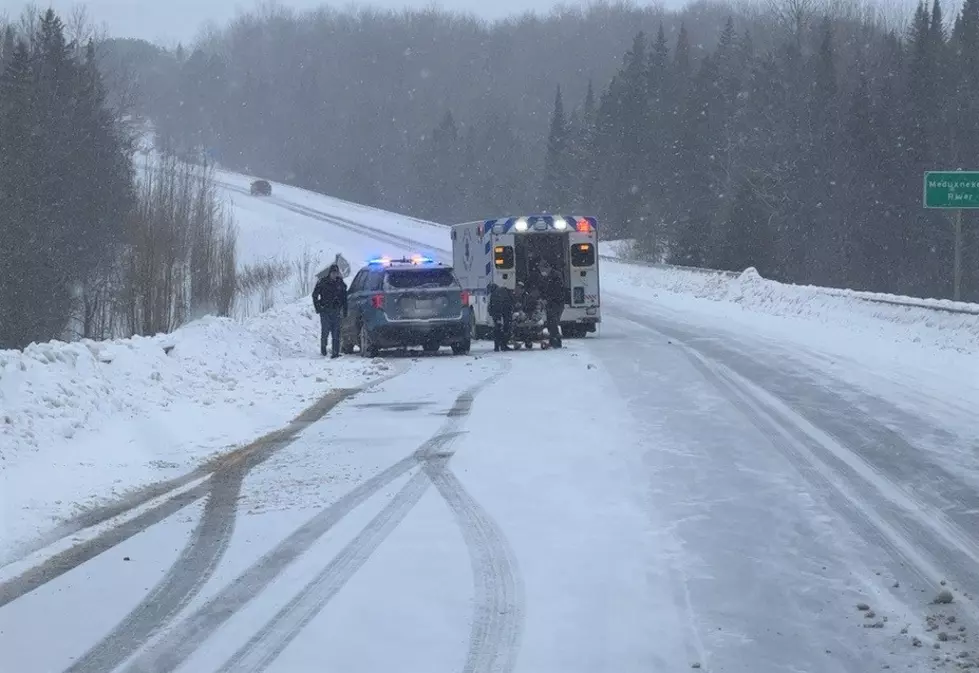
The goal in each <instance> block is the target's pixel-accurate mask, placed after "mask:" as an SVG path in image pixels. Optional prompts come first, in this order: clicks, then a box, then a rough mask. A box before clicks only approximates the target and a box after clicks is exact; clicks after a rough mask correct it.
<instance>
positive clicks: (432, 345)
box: [422, 341, 442, 353]
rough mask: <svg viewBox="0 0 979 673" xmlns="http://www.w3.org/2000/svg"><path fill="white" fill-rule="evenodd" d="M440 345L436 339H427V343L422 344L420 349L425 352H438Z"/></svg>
mask: <svg viewBox="0 0 979 673" xmlns="http://www.w3.org/2000/svg"><path fill="white" fill-rule="evenodd" d="M441 347H442V344H440V343H439V342H438V341H429V342H428V343H427V344H423V345H422V350H423V351H425V352H426V353H438V351H439V348H441Z"/></svg>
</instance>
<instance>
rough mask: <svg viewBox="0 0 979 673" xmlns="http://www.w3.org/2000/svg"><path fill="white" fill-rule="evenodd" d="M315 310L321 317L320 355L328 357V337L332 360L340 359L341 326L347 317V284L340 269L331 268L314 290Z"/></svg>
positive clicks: (337, 267)
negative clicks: (331, 349)
mask: <svg viewBox="0 0 979 673" xmlns="http://www.w3.org/2000/svg"><path fill="white" fill-rule="evenodd" d="M313 308H315V309H316V312H317V313H319V315H320V355H326V342H327V337H329V339H330V341H331V345H332V346H333V353H332V354H331V355H330V357H331V358H338V357H340V325H341V323H342V322H343V319H344V318H346V317H347V284H346V283H344V282H343V277H342V276H341V275H340V267H339V266H337V265H336V264H333V265H331V266H330V270H329V271H327V273H326V275H325V276H323V277H322V278H320V279H319V280H318V281H316V287H314V288H313Z"/></svg>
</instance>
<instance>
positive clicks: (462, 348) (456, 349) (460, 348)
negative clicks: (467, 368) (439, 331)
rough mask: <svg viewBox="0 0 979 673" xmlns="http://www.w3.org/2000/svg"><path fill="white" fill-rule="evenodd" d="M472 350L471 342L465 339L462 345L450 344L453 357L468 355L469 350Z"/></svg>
mask: <svg viewBox="0 0 979 673" xmlns="http://www.w3.org/2000/svg"><path fill="white" fill-rule="evenodd" d="M471 348H472V340H470V339H466V340H465V341H463V342H462V343H458V344H452V354H453V355H468V354H469V350H470V349H471Z"/></svg>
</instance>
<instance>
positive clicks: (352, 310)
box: [340, 256, 472, 357]
mask: <svg viewBox="0 0 979 673" xmlns="http://www.w3.org/2000/svg"><path fill="white" fill-rule="evenodd" d="M347 306H348V310H347V317H346V318H345V319H344V321H343V325H342V326H341V330H340V344H341V346H340V348H341V350H342V351H343V352H344V353H347V354H350V353H353V352H354V347H355V346H356V347H358V348H359V349H360V354H361V355H362V356H364V357H375V356H376V355H377V354H378V352H379V351H381V350H382V349H385V348H404V347H409V346H421V347H422V348H423V349H424V350H425V352H428V353H435V352H437V351H438V350H439V348H441V347H442V346H450V347H451V348H452V352H453V353H454V354H456V355H465V354H466V353H468V352H469V349H470V346H471V343H472V342H471V336H470V334H471V326H470V324H469V321H470V315H471V312H470V310H469V293H468V292H466V291H465V290H463V289H462V286H461V285H460V284H459V281H458V280H457V279H456V277H455V273H453V270H452V267H449V266H445V265H443V264H441V263H438V262H433V261H432V260H430V259H428V258H425V257H420V256H415V257H412V258H411V259H408V258H402V259H389V258H386V257H382V258H378V259H372V260H370V261H369V262H368V263H367V265H366V266H364V267H363V268H362V269H361V270H360V271H358V272H357V275H356V276H354V279H353V280H352V281H351V282H350V289H349V290H348V292H347Z"/></svg>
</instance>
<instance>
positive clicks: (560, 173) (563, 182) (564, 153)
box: [541, 87, 573, 213]
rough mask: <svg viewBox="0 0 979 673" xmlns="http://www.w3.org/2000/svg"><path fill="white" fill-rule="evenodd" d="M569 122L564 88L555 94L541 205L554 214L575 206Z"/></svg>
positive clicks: (559, 88) (565, 211) (568, 210)
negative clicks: (565, 108)
mask: <svg viewBox="0 0 979 673" xmlns="http://www.w3.org/2000/svg"><path fill="white" fill-rule="evenodd" d="M570 141H571V139H570V133H569V128H568V122H567V120H566V119H565V116H564V103H563V101H562V100H561V87H558V89H557V94H556V95H555V96H554V112H553V113H552V114H551V130H550V133H549V134H548V136H547V154H546V156H545V159H544V181H543V185H542V187H541V206H542V208H543V211H545V212H550V213H561V212H564V213H567V212H570V210H571V209H572V206H573V196H572V190H573V182H572V168H571V147H570Z"/></svg>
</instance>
